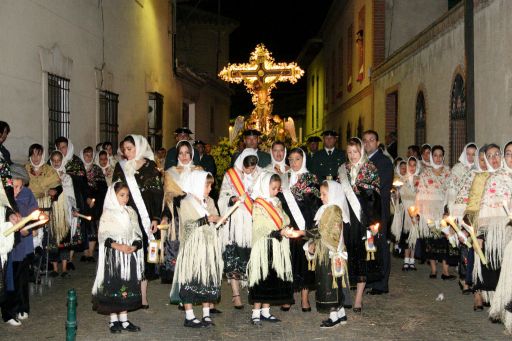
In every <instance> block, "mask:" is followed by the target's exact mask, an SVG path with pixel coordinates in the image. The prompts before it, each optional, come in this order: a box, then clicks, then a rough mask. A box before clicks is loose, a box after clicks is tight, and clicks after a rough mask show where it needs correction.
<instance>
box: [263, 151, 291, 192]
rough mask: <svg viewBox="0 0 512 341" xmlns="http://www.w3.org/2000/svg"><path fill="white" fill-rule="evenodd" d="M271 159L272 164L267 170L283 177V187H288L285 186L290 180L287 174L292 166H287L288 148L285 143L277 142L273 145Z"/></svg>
mask: <svg viewBox="0 0 512 341" xmlns="http://www.w3.org/2000/svg"><path fill="white" fill-rule="evenodd" d="M270 158H271V163H270V165H268V166H267V167H265V170H267V171H269V172H274V173H277V174H279V176H280V177H281V186H285V187H286V185H283V184H284V183H285V181H287V180H288V177H287V174H286V173H287V172H288V170H289V169H290V166H288V165H287V164H286V146H285V145H284V142H282V141H275V142H274V143H272V148H271V150H270Z"/></svg>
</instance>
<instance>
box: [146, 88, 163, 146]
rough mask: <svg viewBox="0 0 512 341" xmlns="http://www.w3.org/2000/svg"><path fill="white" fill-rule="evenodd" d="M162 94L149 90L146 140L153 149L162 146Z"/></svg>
mask: <svg viewBox="0 0 512 341" xmlns="http://www.w3.org/2000/svg"><path fill="white" fill-rule="evenodd" d="M163 109H164V96H162V95H161V94H159V93H158V92H150V93H149V98H148V142H149V145H150V146H151V148H153V150H158V148H160V147H162V117H163Z"/></svg>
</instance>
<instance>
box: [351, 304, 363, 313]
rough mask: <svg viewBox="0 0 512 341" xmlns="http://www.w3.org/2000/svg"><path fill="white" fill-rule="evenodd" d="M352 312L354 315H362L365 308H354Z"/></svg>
mask: <svg viewBox="0 0 512 341" xmlns="http://www.w3.org/2000/svg"><path fill="white" fill-rule="evenodd" d="M352 311H353V312H354V313H357V314H360V313H362V312H363V306H362V305H361V306H360V307H354V308H352Z"/></svg>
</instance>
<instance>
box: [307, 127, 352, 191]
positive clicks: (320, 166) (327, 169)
mask: <svg viewBox="0 0 512 341" xmlns="http://www.w3.org/2000/svg"><path fill="white" fill-rule="evenodd" d="M322 136H323V138H324V148H323V149H321V150H319V151H317V152H316V153H315V155H314V156H313V159H312V160H311V162H310V165H311V169H310V171H311V172H312V173H313V174H315V175H316V176H317V177H318V181H320V182H322V181H324V180H335V179H336V178H337V177H338V168H339V167H340V166H341V165H342V164H343V163H344V162H345V161H346V157H345V153H344V152H343V151H342V150H339V149H337V148H336V142H337V141H338V134H337V133H336V132H335V131H333V130H326V131H324V132H323V133H322Z"/></svg>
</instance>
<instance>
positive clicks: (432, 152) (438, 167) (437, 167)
mask: <svg viewBox="0 0 512 341" xmlns="http://www.w3.org/2000/svg"><path fill="white" fill-rule="evenodd" d="M433 155H434V151H433V150H432V151H430V164H429V165H430V167H432V168H434V169H435V170H437V169H440V168H442V167H444V166H445V164H444V156H443V161H442V162H441V164H440V165H438V164H436V163H435V162H434V157H433Z"/></svg>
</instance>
